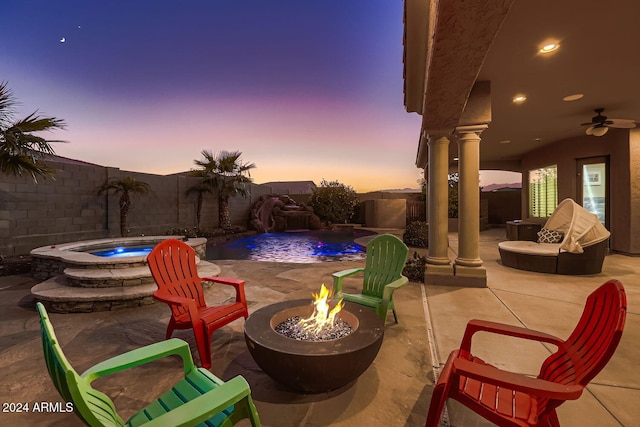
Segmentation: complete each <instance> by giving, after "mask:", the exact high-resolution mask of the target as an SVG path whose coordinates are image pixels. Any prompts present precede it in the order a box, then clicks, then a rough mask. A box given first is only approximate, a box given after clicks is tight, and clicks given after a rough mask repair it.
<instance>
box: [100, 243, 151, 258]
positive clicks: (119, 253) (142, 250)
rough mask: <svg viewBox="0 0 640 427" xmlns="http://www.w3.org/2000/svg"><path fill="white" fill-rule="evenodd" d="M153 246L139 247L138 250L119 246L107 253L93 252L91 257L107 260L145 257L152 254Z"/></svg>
mask: <svg viewBox="0 0 640 427" xmlns="http://www.w3.org/2000/svg"><path fill="white" fill-rule="evenodd" d="M151 249H153V246H146V247H138V248H128V247H126V246H117V247H115V248H113V249H108V250H105V251H99V252H92V253H91V255H95V256H101V257H106V258H123V257H129V256H145V255H147V254H148V253H149V252H151Z"/></svg>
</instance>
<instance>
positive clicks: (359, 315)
mask: <svg viewBox="0 0 640 427" xmlns="http://www.w3.org/2000/svg"><path fill="white" fill-rule="evenodd" d="M312 313H313V304H312V303H311V302H310V300H308V299H306V300H293V301H284V302H279V303H276V304H271V305H268V306H266V307H263V308H261V309H259V310H257V311H255V312H254V313H252V314H251V315H250V316H249V318H248V319H247V320H246V322H245V326H244V336H245V340H246V342H247V346H248V347H249V352H250V353H251V355H252V356H253V358H254V360H255V361H256V363H257V364H258V366H260V368H261V369H262V370H263V371H264V372H265V373H266V374H267V375H269V376H270V377H271V378H273V379H274V380H275V381H277V382H279V383H281V384H284V385H286V386H288V387H290V388H292V389H295V390H298V391H302V392H305V393H321V392H325V391H330V390H335V389H338V388H340V387H343V386H345V385H347V384H349V383H351V382H352V381H355V380H356V379H357V378H358V377H359V376H360V375H361V374H362V373H363V372H364V371H366V370H367V368H368V367H369V366H370V365H371V363H372V362H373V360H374V359H375V358H376V356H377V354H378V351H379V350H380V346H381V345H382V338H383V336H384V325H383V324H382V321H381V320H380V318H378V316H377V315H376V314H375V312H373V310H369V309H367V308H365V307H362V306H359V305H356V304H350V303H346V304H345V305H344V308H343V309H342V311H341V312H340V313H339V314H338V318H340V319H342V320H343V321H345V322H347V323H349V325H351V327H352V329H353V332H352V333H351V334H350V335H348V336H346V337H344V338H338V339H335V340H328V341H300V340H296V339H293V338H289V337H286V336H284V335H281V334H279V333H278V332H276V331H275V327H276V326H277V325H278V324H279V323H281V322H283V321H285V320H286V319H287V318H290V317H294V316H300V317H308V316H309V315H311V314H312Z"/></svg>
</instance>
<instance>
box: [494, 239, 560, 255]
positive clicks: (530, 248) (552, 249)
mask: <svg viewBox="0 0 640 427" xmlns="http://www.w3.org/2000/svg"><path fill="white" fill-rule="evenodd" d="M498 247H500V249H502V250H505V251H509V252H516V253H519V254H529V255H543V256H558V253H560V243H537V242H528V241H524V240H510V241H507V242H500V243H498Z"/></svg>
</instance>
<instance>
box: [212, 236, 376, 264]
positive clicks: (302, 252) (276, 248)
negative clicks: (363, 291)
mask: <svg viewBox="0 0 640 427" xmlns="http://www.w3.org/2000/svg"><path fill="white" fill-rule="evenodd" d="M372 234H375V233H372V232H369V231H365V230H354V231H324V230H323V231H317V230H316V231H303V232H286V233H264V234H256V235H255V236H251V237H245V238H241V239H235V240H231V241H229V242H225V243H218V244H215V245H207V259H208V260H214V261H215V260H217V259H237V260H253V261H274V262H295V263H311V262H326V261H353V260H359V259H364V257H365V251H364V248H363V247H362V246H360V245H358V244H356V243H355V242H354V239H356V238H358V237H363V236H368V235H372Z"/></svg>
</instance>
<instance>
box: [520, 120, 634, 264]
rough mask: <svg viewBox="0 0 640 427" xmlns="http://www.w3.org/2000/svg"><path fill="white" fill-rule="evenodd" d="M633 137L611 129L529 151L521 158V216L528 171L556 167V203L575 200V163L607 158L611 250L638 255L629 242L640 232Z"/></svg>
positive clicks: (526, 209) (526, 203) (525, 207)
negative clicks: (598, 134) (569, 199)
mask: <svg viewBox="0 0 640 427" xmlns="http://www.w3.org/2000/svg"><path fill="white" fill-rule="evenodd" d="M630 135H631V136H630ZM634 135H637V132H631V133H630V132H629V131H628V130H626V129H613V128H612V129H610V130H609V132H608V133H607V134H606V135H604V136H602V137H593V136H588V135H584V136H579V137H576V138H570V139H566V140H563V141H559V142H557V143H554V144H549V145H546V146H543V147H541V148H540V149H538V150H534V151H532V152H529V153H528V154H527V155H526V156H524V158H523V159H522V206H521V207H522V217H523V218H529V217H528V215H529V183H528V179H529V176H528V171H530V170H532V169H537V168H541V167H545V166H550V165H554V164H555V165H557V166H558V202H560V201H561V200H563V199H565V198H567V197H570V198H572V199H574V200H575V199H576V195H577V191H578V188H577V186H578V185H579V180H578V177H577V172H578V171H577V169H576V167H577V161H578V160H579V159H586V158H590V157H600V156H608V157H609V171H610V173H609V189H610V192H609V203H610V211H609V214H610V217H609V224H610V226H609V228H610V229H609V231H610V232H611V240H610V245H611V246H610V247H611V249H612V250H614V251H617V252H621V253H626V254H634V255H640V244H636V243H634V242H633V241H632V240H633V239H632V236H633V235H634V234H635V235H637V233H638V232H640V184H636V183H637V182H638V179H640V176H638V174H639V173H640V170H639V169H638V167H637V166H636V165H637V164H638V161H640V152H639V150H638V149H637V148H633V147H634V144H630V140H632V139H633V138H636V139H638V140H639V141H638V142H640V137H638V136H634ZM635 145H637V144H635ZM632 169H633V173H634V176H632ZM578 202H581V201H579V200H578Z"/></svg>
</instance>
